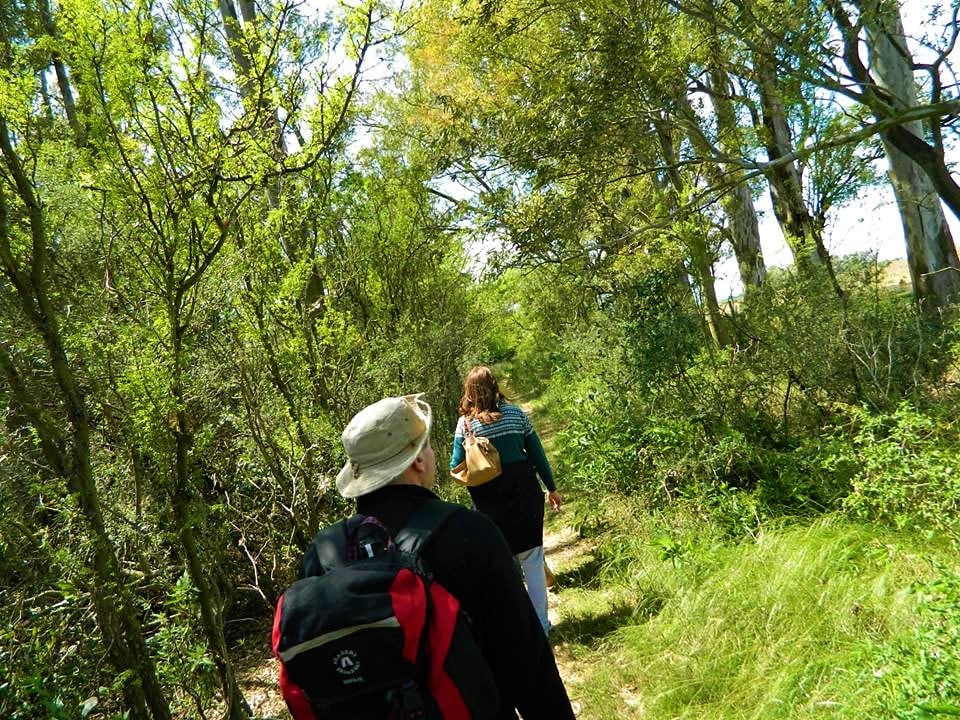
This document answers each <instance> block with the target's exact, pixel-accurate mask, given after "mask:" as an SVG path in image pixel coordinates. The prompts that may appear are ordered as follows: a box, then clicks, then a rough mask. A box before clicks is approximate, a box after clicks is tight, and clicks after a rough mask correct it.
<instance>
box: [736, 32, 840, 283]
mask: <svg viewBox="0 0 960 720" xmlns="http://www.w3.org/2000/svg"><path fill="white" fill-rule="evenodd" d="M754 70H755V72H756V81H757V88H758V89H759V91H760V108H761V111H762V115H763V118H762V123H763V127H761V128H758V130H760V133H761V136H762V137H763V143H764V147H765V148H766V150H767V157H768V158H769V160H770V161H771V162H773V161H776V160H780V159H782V158H784V157H786V156H788V155H790V154H791V153H792V152H793V150H794V148H793V138H792V135H791V132H790V126H789V125H788V124H787V115H786V111H785V110H784V107H783V100H782V99H781V96H780V90H779V83H778V82H777V75H776V71H775V69H774V66H773V64H772V62H771V59H770V58H769V57H766V56H765V55H764V53H763V52H760V51H755V52H754ZM766 177H767V180H768V182H769V183H770V197H771V200H772V202H773V213H774V215H776V217H777V222H778V223H779V224H780V228H781V229H782V230H783V236H784V239H785V240H786V241H787V244H788V245H789V246H790V249H791V250H792V251H793V255H794V262H795V263H796V265H797V269H798V270H799V271H800V272H801V273H802V274H804V275H807V276H811V277H812V276H815V275H817V274H819V273H820V272H823V271H825V272H826V274H827V276H828V277H829V279H830V284H831V285H832V286H833V289H834V292H835V293H836V295H837V297H839V298H843V290H842V289H841V288H840V284H839V283H838V282H837V277H836V274H835V273H834V271H833V261H832V259H831V258H830V254H829V253H828V252H827V248H826V246H825V245H824V244H823V235H822V233H821V232H820V228H819V226H818V225H817V222H816V221H815V220H814V218H813V216H812V215H811V214H810V211H809V210H808V209H807V205H806V203H805V202H804V199H803V181H802V179H801V177H800V171H799V170H798V169H797V164H796V163H795V162H788V163H784V164H782V165H779V166H778V167H776V168H774V169H772V170H770V171H768V172H767V173H766Z"/></svg>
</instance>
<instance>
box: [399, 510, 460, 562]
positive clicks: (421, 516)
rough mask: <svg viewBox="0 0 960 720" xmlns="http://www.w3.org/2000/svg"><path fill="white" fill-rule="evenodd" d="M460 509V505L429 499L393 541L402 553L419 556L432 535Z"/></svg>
mask: <svg viewBox="0 0 960 720" xmlns="http://www.w3.org/2000/svg"><path fill="white" fill-rule="evenodd" d="M462 509H463V508H462V507H461V506H460V505H456V504H454V503H448V502H444V501H443V500H440V499H437V498H431V499H430V500H427V501H426V502H425V503H423V505H421V506H420V507H418V508H417V509H416V511H415V512H414V513H413V515H412V516H411V518H410V519H409V520H407V522H406V524H405V525H404V526H403V528H402V529H401V530H400V531H399V532H397V534H396V537H394V539H393V541H394V542H395V543H396V544H397V547H399V548H400V549H401V550H402V551H403V552H406V553H410V554H412V555H419V554H420V551H421V550H422V549H423V547H424V546H425V545H426V544H427V543H428V542H429V541H430V538H431V537H432V536H433V533H435V532H436V531H437V530H439V529H440V528H441V527H442V526H443V524H444V523H446V522H447V520H449V519H450V518H451V517H452V516H453V514H454V513H456V512H458V511H459V510H462Z"/></svg>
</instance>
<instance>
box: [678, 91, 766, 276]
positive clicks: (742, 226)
mask: <svg viewBox="0 0 960 720" xmlns="http://www.w3.org/2000/svg"><path fill="white" fill-rule="evenodd" d="M681 102H682V103H684V113H685V115H686V117H687V122H688V123H689V125H690V132H689V137H690V141H691V142H692V143H693V145H694V147H696V148H697V150H698V152H700V153H702V154H703V156H704V158H705V160H706V161H705V162H704V163H703V167H704V172H706V174H707V176H708V177H709V179H710V182H711V183H712V184H713V185H715V186H717V187H722V186H724V185H725V184H729V183H730V182H731V179H733V180H734V181H735V182H736V184H735V185H734V186H733V188H732V189H730V190H729V191H727V192H725V193H724V195H723V199H722V201H721V202H722V204H723V211H724V214H725V215H726V216H727V221H728V222H729V226H730V227H729V231H730V232H729V235H730V244H731V245H732V246H733V254H734V256H735V257H736V258H737V268H738V270H739V272H740V281H741V283H742V284H743V290H744V294H745V295H750V294H751V293H752V292H753V291H754V290H756V289H757V288H759V287H761V286H762V285H763V281H764V279H765V278H766V275H767V268H766V266H765V265H764V262H763V253H762V252H761V250H760V227H759V224H758V223H757V211H756V208H755V207H754V205H753V196H752V194H751V192H750V186H749V185H748V184H747V183H746V181H745V180H743V179H742V178H743V170H742V168H739V167H736V166H732V165H721V164H719V163H717V162H715V161H713V159H712V156H713V154H714V149H713V145H712V144H711V143H710V141H709V140H708V139H707V138H706V136H705V135H704V133H703V129H702V128H701V127H700V124H699V120H698V118H697V115H696V113H695V112H694V110H693V108H692V107H691V105H690V100H689V98H687V96H686V94H684V95H682V97H681ZM717 124H718V126H720V124H721V121H720V113H717ZM718 134H719V133H718ZM724 152H725V153H728V152H729V149H727V148H724ZM738 152H739V151H738Z"/></svg>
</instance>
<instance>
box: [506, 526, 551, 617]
mask: <svg viewBox="0 0 960 720" xmlns="http://www.w3.org/2000/svg"><path fill="white" fill-rule="evenodd" d="M513 557H514V558H516V560H517V563H519V565H520V570H521V572H522V573H523V579H524V580H525V581H526V583H527V595H529V596H530V602H532V603H533V609H534V610H536V611H537V619H539V620H540V625H541V626H542V627H543V632H545V633H546V634H547V635H549V634H550V618H549V617H547V575H546V573H545V572H544V570H543V545H538V546H537V547H535V548H530V549H529V550H524V551H523V552H522V553H520V554H519V555H514V556H513Z"/></svg>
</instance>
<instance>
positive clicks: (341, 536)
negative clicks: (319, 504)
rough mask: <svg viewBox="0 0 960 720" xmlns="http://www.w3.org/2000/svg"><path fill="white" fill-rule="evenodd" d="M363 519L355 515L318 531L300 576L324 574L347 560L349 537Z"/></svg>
mask: <svg viewBox="0 0 960 720" xmlns="http://www.w3.org/2000/svg"><path fill="white" fill-rule="evenodd" d="M362 520H363V516H362V515H354V516H353V517H351V518H348V519H346V520H341V521H339V522H336V523H334V524H333V525H330V526H328V527H325V528H324V529H323V530H321V531H320V532H318V533H317V535H316V537H315V538H313V541H312V542H311V543H310V546H309V547H308V548H307V551H306V552H305V553H304V554H303V561H302V562H301V563H300V574H299V576H298V577H299V578H301V579H302V578H305V577H312V576H314V575H323V574H325V573H327V572H329V571H330V570H332V569H333V568H335V567H338V566H340V565H343V564H344V563H345V562H346V561H347V538H348V535H349V532H350V530H351V529H353V528H355V527H356V526H357V525H359V523H360V522H361V521H362Z"/></svg>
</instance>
